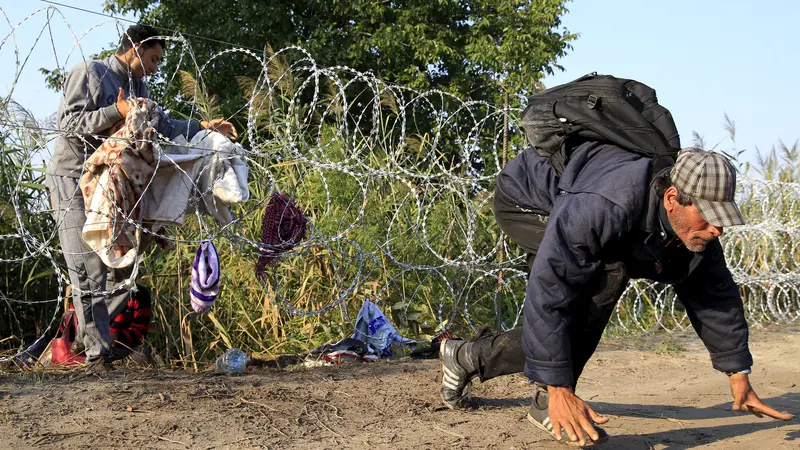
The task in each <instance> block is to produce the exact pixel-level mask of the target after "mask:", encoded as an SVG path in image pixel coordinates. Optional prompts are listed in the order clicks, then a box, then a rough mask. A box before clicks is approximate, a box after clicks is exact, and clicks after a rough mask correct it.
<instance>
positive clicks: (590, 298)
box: [472, 191, 629, 387]
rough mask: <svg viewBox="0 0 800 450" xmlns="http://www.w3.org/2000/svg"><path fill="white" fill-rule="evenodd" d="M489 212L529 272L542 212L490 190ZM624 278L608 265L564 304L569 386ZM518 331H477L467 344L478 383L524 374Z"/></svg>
mask: <svg viewBox="0 0 800 450" xmlns="http://www.w3.org/2000/svg"><path fill="white" fill-rule="evenodd" d="M494 214H495V220H496V221H497V224H498V226H499V227H500V229H501V230H503V232H504V233H505V234H506V235H507V236H508V237H509V238H510V239H511V240H513V241H514V242H515V243H516V244H517V245H519V246H520V247H521V248H522V249H523V250H524V251H525V252H526V253H527V255H528V268H529V269H530V268H531V267H532V266H533V261H534V259H535V258H536V252H537V251H538V249H539V245H540V244H541V242H542V239H543V238H544V232H545V228H546V226H547V218H546V216H545V213H544V212H542V211H536V210H531V209H523V208H520V207H517V206H516V205H514V204H513V203H512V202H511V201H509V200H508V199H506V198H504V196H503V195H502V193H501V192H497V191H496V192H495V199H494ZM628 280H629V277H628V276H627V274H626V271H625V266H624V265H623V264H622V263H618V262H608V263H606V264H605V270H604V271H603V272H601V273H599V274H598V275H597V276H596V277H595V279H594V280H592V282H591V283H589V284H588V285H587V286H586V289H585V295H582V296H581V297H580V298H579V299H578V300H577V301H576V302H574V303H573V304H572V305H570V307H569V308H570V317H571V321H570V325H569V329H568V335H569V340H570V349H571V352H572V355H571V359H572V373H573V383H572V384H573V387H574V386H576V385H577V383H578V378H579V377H580V375H581V372H583V368H584V366H585V365H586V363H587V362H588V361H589V358H591V356H592V354H593V353H594V351H595V349H597V344H598V343H599V342H600V338H601V337H602V335H603V330H605V328H606V325H608V321H609V319H610V318H611V314H612V313H613V312H614V307H615V306H616V304H617V301H619V298H620V297H621V296H622V293H623V292H624V291H625V287H626V286H627V284H628ZM527 301H528V299H526V302H527ZM522 333H523V328H522V327H519V328H515V329H513V330H510V331H507V332H505V333H501V334H495V335H492V334H489V333H482V334H481V335H479V336H478V337H477V338H476V339H475V340H474V341H473V353H472V354H473V355H476V358H477V361H476V362H477V367H478V371H479V375H480V378H481V381H486V380H489V379H491V378H495V377H499V376H501V375H509V374H513V373H520V372H523V371H524V370H525V352H524V350H523V348H522ZM534 381H536V380H534Z"/></svg>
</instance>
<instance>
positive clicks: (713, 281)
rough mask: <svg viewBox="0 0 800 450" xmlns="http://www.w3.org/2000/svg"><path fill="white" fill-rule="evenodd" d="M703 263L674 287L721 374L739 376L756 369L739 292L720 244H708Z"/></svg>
mask: <svg viewBox="0 0 800 450" xmlns="http://www.w3.org/2000/svg"><path fill="white" fill-rule="evenodd" d="M705 251H706V255H705V257H704V258H703V261H702V262H701V263H700V265H699V266H698V267H697V269H695V270H694V272H692V274H691V275H690V276H689V278H687V279H686V280H684V281H683V282H681V283H678V284H675V285H674V286H673V287H674V289H675V293H676V294H677V295H678V299H679V300H680V301H681V303H683V305H684V307H685V308H686V313H687V315H688V316H689V320H690V321H691V322H692V326H693V327H694V329H695V331H696V332H697V335H698V336H699V337H700V339H701V340H702V341H703V344H704V345H705V346H706V348H707V349H708V352H709V353H710V355H711V364H712V366H713V367H714V368H715V369H717V370H719V371H721V372H738V371H741V370H745V369H749V368H750V366H752V365H753V356H752V355H751V354H750V349H749V347H748V337H749V332H748V328H747V320H746V319H745V316H744V305H743V304H742V298H741V295H740V293H739V288H738V286H737V285H736V283H735V282H734V281H733V276H732V275H731V272H730V270H728V267H727V265H726V264H725V256H724V254H723V251H722V245H721V244H720V242H719V240H716V239H715V240H714V241H713V242H711V243H709V244H708V247H707V248H706V250H705Z"/></svg>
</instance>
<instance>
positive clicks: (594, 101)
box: [586, 94, 600, 109]
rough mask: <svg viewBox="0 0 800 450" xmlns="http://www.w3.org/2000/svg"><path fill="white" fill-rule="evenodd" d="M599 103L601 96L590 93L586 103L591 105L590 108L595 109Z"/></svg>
mask: <svg viewBox="0 0 800 450" xmlns="http://www.w3.org/2000/svg"><path fill="white" fill-rule="evenodd" d="M598 103H600V97H598V96H596V95H594V94H591V95H589V98H587V99H586V104H587V105H589V109H595V108H596V107H597V104H598Z"/></svg>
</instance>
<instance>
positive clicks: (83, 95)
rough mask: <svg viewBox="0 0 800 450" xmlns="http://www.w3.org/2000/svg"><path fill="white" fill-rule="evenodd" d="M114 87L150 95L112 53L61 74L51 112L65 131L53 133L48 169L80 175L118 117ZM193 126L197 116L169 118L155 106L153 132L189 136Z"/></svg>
mask: <svg viewBox="0 0 800 450" xmlns="http://www.w3.org/2000/svg"><path fill="white" fill-rule="evenodd" d="M119 88H122V90H123V91H124V92H125V96H126V98H128V97H130V96H131V95H133V96H136V97H142V98H150V93H149V92H148V90H147V85H145V83H144V80H142V79H140V80H135V79H133V77H131V76H130V74H129V71H128V68H127V67H125V66H124V65H123V64H122V63H120V62H119V60H117V58H116V57H115V56H113V55H112V56H109V57H108V58H106V59H104V60H98V61H86V62H81V63H79V64H78V65H76V66H75V67H74V68H73V69H72V70H71V71H70V72H69V73H68V74H67V79H66V82H65V84H64V95H63V96H62V97H61V103H60V104H59V106H58V114H57V120H58V129H59V131H62V132H66V133H61V134H59V136H58V138H57V139H56V143H55V149H54V151H53V157H52V158H51V159H50V166H49V167H48V172H49V173H51V174H53V175H60V176H66V177H73V178H79V177H80V176H81V173H82V171H83V164H84V162H85V161H86V159H87V158H88V157H89V156H90V155H91V154H92V153H94V151H95V150H97V148H98V147H99V146H100V144H101V143H102V138H104V137H108V134H109V133H108V131H109V129H110V128H111V127H112V126H113V125H115V124H116V123H118V122H119V121H121V120H122V119H123V117H122V116H121V115H120V113H119V111H117V107H116V102H117V95H118V93H119ZM199 130H200V122H198V121H196V120H173V119H170V118H169V117H168V116H167V115H166V114H164V113H163V112H161V117H160V118H159V122H158V132H159V133H161V134H163V135H164V136H166V137H168V138H169V139H174V138H176V137H178V136H179V135H183V136H184V137H186V138H187V139H189V138H191V137H192V136H193V135H194V134H195V133H197V132H198V131H199ZM95 136H98V137H99V138H98V137H95Z"/></svg>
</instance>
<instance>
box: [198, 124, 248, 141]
mask: <svg viewBox="0 0 800 450" xmlns="http://www.w3.org/2000/svg"><path fill="white" fill-rule="evenodd" d="M200 126H201V127H202V128H203V129H205V130H213V131H216V132H219V133H222V134H223V135H224V136H225V137H227V138H228V139H230V140H232V141H235V140H236V138H238V137H239V135H238V134H237V133H236V127H234V126H233V124H232V123H230V122H228V121H226V120H225V119H214V120H211V121H205V120H204V121H202V122H200Z"/></svg>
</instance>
